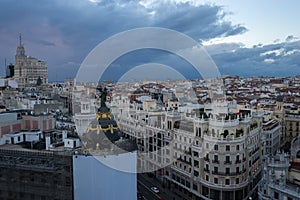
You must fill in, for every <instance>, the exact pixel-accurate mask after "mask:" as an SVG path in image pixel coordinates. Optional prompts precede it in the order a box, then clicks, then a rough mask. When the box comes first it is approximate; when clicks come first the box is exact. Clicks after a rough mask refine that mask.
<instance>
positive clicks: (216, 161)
mask: <svg viewBox="0 0 300 200" xmlns="http://www.w3.org/2000/svg"><path fill="white" fill-rule="evenodd" d="M212 163H216V164H219V163H220V161H218V160H213V161H212Z"/></svg>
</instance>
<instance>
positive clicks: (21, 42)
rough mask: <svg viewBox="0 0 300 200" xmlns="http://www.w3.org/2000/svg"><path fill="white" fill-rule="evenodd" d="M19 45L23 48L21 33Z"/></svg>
mask: <svg viewBox="0 0 300 200" xmlns="http://www.w3.org/2000/svg"><path fill="white" fill-rule="evenodd" d="M19 43H20V44H19V45H20V46H22V34H21V33H20V35H19Z"/></svg>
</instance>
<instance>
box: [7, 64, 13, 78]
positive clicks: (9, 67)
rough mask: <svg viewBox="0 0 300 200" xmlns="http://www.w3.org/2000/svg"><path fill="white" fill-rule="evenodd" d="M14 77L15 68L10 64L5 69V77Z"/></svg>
mask: <svg viewBox="0 0 300 200" xmlns="http://www.w3.org/2000/svg"><path fill="white" fill-rule="evenodd" d="M14 75H15V66H14V65H13V64H10V65H8V66H7V67H6V77H7V78H11V77H13V76H14Z"/></svg>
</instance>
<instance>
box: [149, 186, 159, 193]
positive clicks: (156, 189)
mask: <svg viewBox="0 0 300 200" xmlns="http://www.w3.org/2000/svg"><path fill="white" fill-rule="evenodd" d="M151 190H152V191H153V192H154V193H159V189H158V188H157V187H154V186H153V187H151Z"/></svg>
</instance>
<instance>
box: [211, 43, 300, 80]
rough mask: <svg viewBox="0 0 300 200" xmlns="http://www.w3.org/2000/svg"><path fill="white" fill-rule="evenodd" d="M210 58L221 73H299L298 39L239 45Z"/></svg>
mask: <svg viewBox="0 0 300 200" xmlns="http://www.w3.org/2000/svg"><path fill="white" fill-rule="evenodd" d="M220 45H222V46H226V44H220ZM230 46H232V44H230ZM236 46H238V45H236ZM214 48H217V47H214ZM223 48H224V47H223ZM208 51H209V47H208ZM212 58H213V60H214V61H215V62H216V64H217V66H218V67H219V69H220V71H221V72H222V73H230V74H233V75H242V76H276V75H277V76H293V75H297V74H300V41H299V40H298V41H293V42H282V43H278V44H270V45H261V46H259V47H258V46H257V47H255V48H244V47H240V48H235V49H234V51H226V52H225V51H223V52H219V53H216V54H213V55H212Z"/></svg>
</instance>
